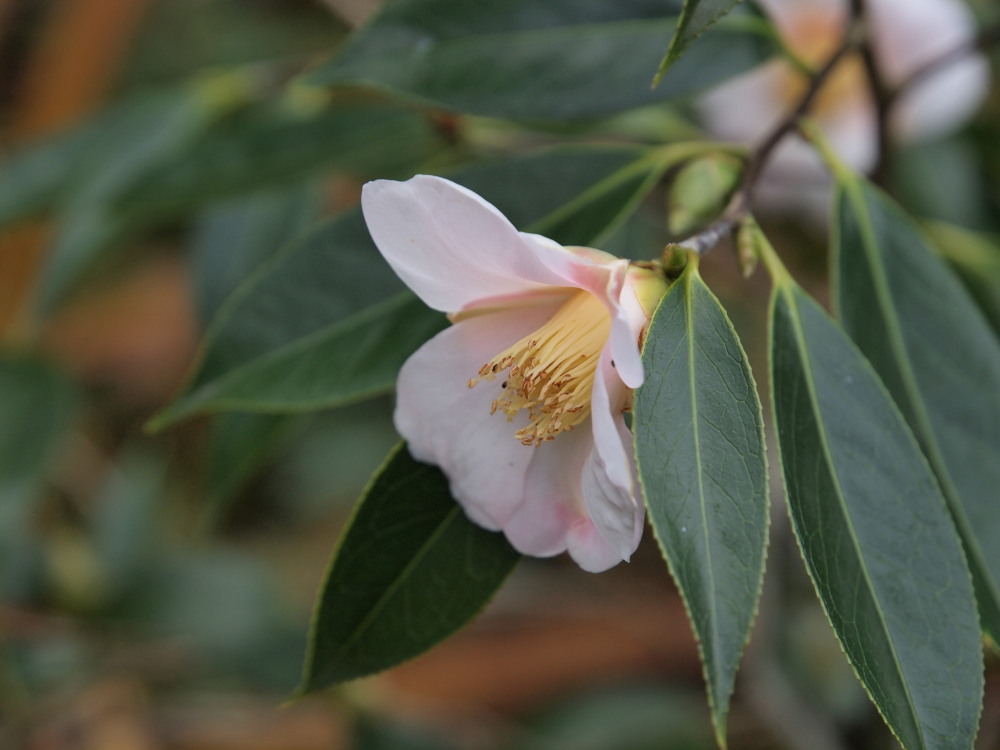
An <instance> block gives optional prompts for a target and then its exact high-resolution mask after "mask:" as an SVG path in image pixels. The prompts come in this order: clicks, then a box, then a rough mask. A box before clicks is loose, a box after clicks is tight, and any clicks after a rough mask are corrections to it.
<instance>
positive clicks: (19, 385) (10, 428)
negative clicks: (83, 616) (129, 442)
mask: <svg viewBox="0 0 1000 750" xmlns="http://www.w3.org/2000/svg"><path fill="white" fill-rule="evenodd" d="M76 413H77V394H76V391H75V389H74V388H73V387H72V385H71V384H70V383H69V382H68V381H67V380H66V379H65V378H63V377H62V376H61V375H60V374H59V373H57V372H55V371H54V370H53V369H52V368H51V367H49V366H48V365H46V364H45V363H43V362H40V361H38V360H35V359H29V358H27V357H20V356H16V355H10V354H7V355H3V356H0V594H3V595H4V596H7V597H19V596H24V595H27V594H28V593H29V591H30V589H31V588H32V586H33V583H34V582H33V580H32V579H33V576H34V573H35V571H36V570H37V568H36V566H37V564H38V563H39V562H40V561H39V560H38V559H37V548H36V547H35V541H34V535H33V534H32V525H31V511H32V508H33V507H34V504H33V501H34V500H35V499H37V496H38V493H39V491H40V489H41V486H42V482H43V481H44V479H45V477H46V474H47V472H48V471H49V469H50V468H51V465H52V463H53V460H54V459H55V458H56V457H57V455H58V451H59V448H60V446H61V445H62V443H63V441H64V440H65V439H66V437H67V433H68V431H69V428H70V425H71V424H72V421H73V419H74V417H75V416H76Z"/></svg>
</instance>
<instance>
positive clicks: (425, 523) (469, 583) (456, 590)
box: [300, 446, 520, 693]
mask: <svg viewBox="0 0 1000 750" xmlns="http://www.w3.org/2000/svg"><path fill="white" fill-rule="evenodd" d="M519 559H520V555H519V554H518V553H517V552H516V551H515V550H514V548H513V547H511V546H510V544H509V543H508V542H507V540H506V539H505V538H504V536H503V535H502V534H499V533H495V532H490V531H485V530H484V529H482V528H480V527H479V526H476V525H475V524H473V523H472V521H470V520H469V519H468V518H466V516H465V514H464V513H463V512H462V509H461V508H460V507H459V506H458V505H457V504H456V503H455V501H454V500H453V499H452V498H451V494H450V492H449V490H448V480H447V479H446V478H445V476H444V474H442V473H441V471H440V469H438V468H437V467H434V466H429V465H427V464H422V463H419V462H417V461H414V460H413V458H412V457H411V456H410V453H409V451H408V450H407V449H406V447H405V446H399V447H398V448H397V449H396V450H395V451H394V452H393V453H392V454H391V455H390V457H389V459H388V460H387V461H386V463H385V465H384V466H383V467H382V468H381V469H380V470H379V472H378V473H377V474H376V475H375V477H374V478H373V479H372V482H371V484H370V485H369V486H368V489H367V490H366V491H365V494H364V496H363V497H362V499H361V501H360V502H359V504H358V506H357V508H356V509H355V512H354V516H353V517H352V519H351V522H350V524H349V526H348V527H347V530H346V531H345V532H344V536H343V538H342V539H341V541H340V544H339V546H338V548H337V551H336V552H335V553H334V557H333V561H332V563H331V565H330V569H329V571H328V572H327V577H326V581H325V582H324V584H323V587H322V589H321V591H320V594H319V598H318V600H317V603H316V610H315V613H314V615H313V626H312V631H311V633H310V638H309V651H308V654H307V656H306V663H305V671H304V675H303V679H302V686H301V688H300V692H303V693H305V692H309V691H311V690H316V689H318V688H322V687H326V686H327V685H329V684H331V683H334V682H343V681H345V680H351V679H354V678H356V677H361V676H364V675H367V674H372V673H373V672H378V671H381V670H383V669H387V668H389V667H391V666H394V665H396V664H398V663H399V662H401V661H403V660H405V659H409V658H411V657H413V656H416V655H417V654H420V653H422V652H423V651H426V650H427V649H428V648H430V647H431V646H433V645H435V644H437V643H439V642H440V641H442V640H443V639H444V638H446V637H447V636H449V635H451V634H452V633H454V632H455V631H456V630H458V629H459V628H461V627H462V626H463V625H465V624H466V623H467V622H468V621H469V620H470V619H472V617H474V616H475V615H476V614H477V613H478V612H479V611H480V610H481V609H482V608H483V607H484V606H485V605H486V603H487V602H488V601H489V600H490V598H491V597H492V596H493V594H494V593H495V592H496V590H497V589H498V588H499V587H500V585H501V584H502V583H503V582H504V580H505V579H506V578H507V576H508V575H509V574H510V572H511V570H513V568H514V566H515V565H516V564H517V562H518V560H519Z"/></svg>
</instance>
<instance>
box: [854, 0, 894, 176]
mask: <svg viewBox="0 0 1000 750" xmlns="http://www.w3.org/2000/svg"><path fill="white" fill-rule="evenodd" d="M851 16H852V17H853V18H854V23H855V24H856V25H857V26H858V27H860V28H861V29H863V30H864V34H863V36H862V40H861V44H860V52H861V62H862V64H863V65H864V66H865V75H866V77H867V78H868V87H869V89H870V92H871V96H872V101H873V103H874V104H875V133H876V148H877V154H876V162H875V168H874V169H873V170H872V180H873V181H874V182H875V184H876V185H880V186H883V187H884V186H885V185H887V184H888V182H889V157H890V146H891V141H890V137H889V109H890V107H891V104H892V95H891V91H890V89H889V86H888V84H887V83H886V81H885V78H884V77H883V75H882V70H881V68H880V67H879V64H878V60H876V58H875V51H874V48H873V47H872V44H871V33H870V31H871V14H870V13H869V9H868V3H867V2H866V0H851Z"/></svg>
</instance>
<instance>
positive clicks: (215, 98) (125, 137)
mask: <svg viewBox="0 0 1000 750" xmlns="http://www.w3.org/2000/svg"><path fill="white" fill-rule="evenodd" d="M234 83H235V82H234V81H229V80H223V79H220V81H218V82H217V86H219V87H220V90H219V91H215V92H213V91H210V90H209V88H208V85H207V84H206V85H205V86H204V87H199V86H192V87H190V89H186V90H184V91H181V92H168V93H164V94H163V95H161V96H157V97H150V98H149V99H148V100H143V102H142V106H137V107H135V108H132V109H128V110H127V111H126V112H125V115H124V116H122V117H120V118H118V119H116V120H115V121H114V125H115V127H114V129H113V130H112V131H111V132H108V133H103V134H102V137H101V139H100V141H99V142H98V143H94V144H91V147H90V150H89V152H88V153H87V156H86V162H87V163H86V164H85V165H83V166H81V167H80V170H81V172H80V183H79V185H78V186H77V187H76V189H75V190H74V191H73V192H72V194H71V195H70V196H69V199H68V202H67V204H66V206H65V210H64V212H63V213H62V215H61V217H60V222H59V226H58V229H57V231H56V235H55V238H54V240H53V244H52V248H51V250H50V255H49V259H48V262H47V264H46V266H45V268H44V270H43V273H42V277H41V280H40V282H39V291H38V298H39V299H38V302H39V306H40V308H41V309H42V310H43V311H45V312H49V311H51V310H52V309H53V308H54V307H56V306H57V305H58V304H59V303H61V302H62V301H63V300H64V299H65V297H66V296H67V295H68V294H70V293H71V292H73V291H75V290H76V288H77V286H78V285H79V284H80V282H81V280H82V279H83V278H85V277H87V276H88V275H90V274H93V273H94V272H95V269H96V268H97V267H99V266H100V264H101V263H102V262H104V261H105V260H106V259H107V257H108V255H109V254H110V253H111V252H112V251H113V250H115V249H117V247H118V245H119V244H120V242H121V241H122V240H123V239H124V238H125V237H127V236H128V235H129V234H130V233H131V232H132V231H133V230H134V227H133V225H132V224H131V223H130V221H129V220H127V219H126V218H125V217H123V216H121V215H119V214H118V212H117V211H116V209H115V204H116V203H117V202H118V201H119V200H120V199H121V198H122V197H123V196H125V195H127V194H128V193H129V192H131V191H132V190H134V189H135V188H136V186H137V185H139V184H140V183H141V182H142V181H143V180H144V179H145V178H146V177H147V176H148V175H149V174H151V173H153V172H155V171H157V170H158V169H160V168H162V167H163V166H164V165H165V164H167V163H169V161H170V160H171V159H172V158H174V156H175V155H176V154H177V153H178V152H179V151H180V150H181V149H182V148H183V147H184V146H185V145H186V144H187V143H189V142H190V141H191V140H192V139H193V138H195V137H196V136H197V134H198V133H199V132H200V131H202V130H203V129H204V128H205V127H206V125H207V124H208V123H209V122H210V121H211V120H213V119H215V118H217V117H218V116H220V115H221V114H222V112H224V111H225V110H226V109H228V108H230V107H232V106H233V105H234V104H235V101H236V100H237V99H238V97H239V96H241V95H242V92H241V91H240V90H239V89H238V88H237V90H235V91H232V92H228V93H225V92H224V87H228V86H230V85H232V84H234Z"/></svg>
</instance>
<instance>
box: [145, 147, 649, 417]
mask: <svg viewBox="0 0 1000 750" xmlns="http://www.w3.org/2000/svg"><path fill="white" fill-rule="evenodd" d="M650 154H651V152H650V150H649V149H641V148H609V149H593V150H581V149H567V150H558V151H552V152H546V153H542V154H539V155H537V156H528V157H522V158H519V159H507V160H504V161H503V162H496V163H493V164H487V165H479V166H475V167H471V168H469V169H467V170H465V171H463V172H461V173H458V174H456V175H453V179H455V180H456V181H458V182H461V183H462V184H465V185H467V186H468V187H470V188H471V189H473V190H476V191H477V192H480V193H481V194H482V195H483V196H484V197H485V198H487V199H488V200H490V201H492V202H493V203H494V204H495V205H497V207H498V208H500V210H501V211H504V212H505V213H506V214H507V215H508V216H509V217H510V218H511V220H512V221H513V222H514V223H515V225H517V226H520V227H523V228H525V229H529V230H535V229H536V228H540V227H544V226H545V222H546V221H548V220H550V219H551V218H552V217H554V218H555V220H556V222H558V226H556V225H555V224H553V225H550V227H549V228H551V229H555V230H557V231H555V232H553V234H554V235H556V236H555V239H557V240H560V241H563V242H565V241H567V240H570V241H574V242H582V243H585V244H590V241H591V240H593V239H595V237H593V236H591V235H592V234H593V233H597V232H604V231H606V230H608V229H610V228H612V227H613V226H614V225H615V224H616V223H617V222H618V221H619V220H620V219H621V217H622V214H623V212H625V211H626V210H627V209H628V207H629V206H631V205H634V203H635V201H636V200H637V199H638V198H641V197H642V195H644V191H645V190H648V189H649V187H650V175H658V174H660V173H661V172H662V170H663V169H665V168H666V159H665V158H659V157H657V158H653V157H651V156H650ZM668 156H669V153H668ZM623 175H624V176H623ZM582 179H585V180H586V181H585V182H583V185H584V189H586V186H589V185H591V184H593V183H596V184H597V185H598V186H600V185H604V186H606V188H607V192H601V190H597V191H596V192H593V193H591V194H589V195H588V196H587V197H586V198H587V199H586V200H583V201H579V200H578V199H579V198H580V196H581V183H580V182H579V180H582ZM567 207H568V209H567ZM402 290H403V286H402V283H401V282H400V281H399V280H398V279H397V278H396V276H395V275H394V274H393V273H392V271H391V270H390V269H389V267H388V266H387V265H386V264H385V263H384V261H382V259H381V256H380V255H379V254H378V251H377V250H376V248H375V246H374V244H373V243H372V241H371V238H370V237H369V235H368V230H367V228H366V227H365V225H364V222H363V220H362V218H361V214H360V212H357V211H355V212H351V213H349V214H347V215H345V216H343V217H340V218H337V219H334V220H332V221H331V222H329V223H328V224H326V225H323V226H321V227H320V228H318V229H317V230H316V231H314V232H313V233H311V234H309V235H308V236H306V237H305V238H304V239H303V240H302V241H301V242H298V243H294V244H293V246H291V247H289V248H287V249H286V251H285V252H284V253H283V254H281V255H280V256H279V257H277V258H275V259H274V260H273V261H271V262H270V263H269V264H268V265H267V266H266V267H265V268H262V269H261V270H260V272H259V273H258V274H256V275H255V276H254V277H253V278H251V279H249V280H248V281H247V282H246V283H245V284H244V285H243V286H241V287H240V288H239V289H238V290H237V292H236V293H235V294H234V295H233V297H232V298H231V299H230V300H229V302H228V303H227V304H226V305H225V306H224V307H223V309H222V310H221V311H220V313H219V315H218V316H217V318H216V319H215V321H214V322H213V324H212V326H211V328H210V330H209V332H208V334H207V336H206V343H205V348H204V357H203V359H202V361H201V362H200V364H199V367H198V370H197V372H196V374H195V375H194V377H193V378H192V380H191V382H190V384H189V385H188V387H187V388H186V391H185V393H184V394H183V395H182V396H181V397H180V398H179V399H178V400H177V401H175V402H174V403H173V404H171V405H170V406H169V407H168V408H167V409H166V410H165V411H164V412H162V413H161V414H160V415H158V417H157V418H156V420H155V421H154V425H155V426H163V425H165V424H168V423H170V422H173V421H176V420H178V419H181V418H184V417H186V416H189V415H192V414H195V413H199V412H202V411H219V410H223V409H238V410H243V411H269V412H296V411H309V410H313V409H318V408H326V407H332V406H336V405H340V404H344V403H348V402H350V401H352V400H355V399H358V398H362V397H365V396H370V395H375V394H377V393H380V392H385V391H388V390H390V389H391V388H392V387H393V385H394V383H395V379H396V373H397V372H398V370H399V367H400V366H401V365H402V363H403V362H404V361H405V359H406V358H407V357H408V356H409V355H410V354H411V353H412V352H413V351H414V350H415V349H416V348H417V347H418V346H419V345H420V344H422V343H423V342H424V341H425V340H426V339H427V338H429V337H430V336H431V335H433V334H434V333H436V332H437V331H439V330H441V328H442V327H443V326H444V316H442V315H441V314H439V313H434V312H431V311H429V310H427V309H426V308H423V307H422V306H421V304H420V303H419V302H417V301H416V299H415V298H414V297H413V296H412V295H409V294H405V295H399V296H397V295H398V293H399V292H401V291H402Z"/></svg>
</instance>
